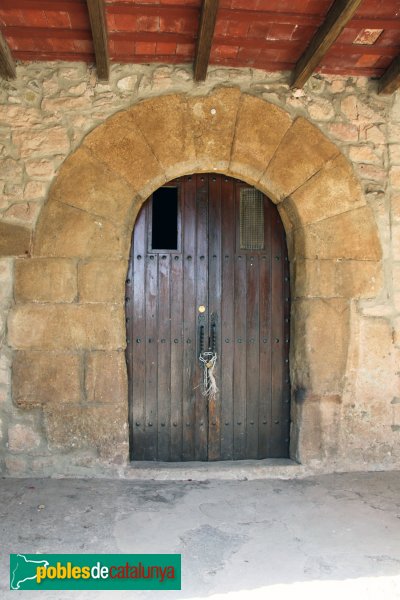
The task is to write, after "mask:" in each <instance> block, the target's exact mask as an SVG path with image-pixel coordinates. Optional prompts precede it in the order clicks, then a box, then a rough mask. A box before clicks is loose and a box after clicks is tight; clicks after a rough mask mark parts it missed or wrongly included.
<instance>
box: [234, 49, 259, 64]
mask: <svg viewBox="0 0 400 600" xmlns="http://www.w3.org/2000/svg"><path fill="white" fill-rule="evenodd" d="M260 54H261V48H239V52H238V55H237V58H238V60H241V61H248V60H255V59H257V58H259V56H260Z"/></svg>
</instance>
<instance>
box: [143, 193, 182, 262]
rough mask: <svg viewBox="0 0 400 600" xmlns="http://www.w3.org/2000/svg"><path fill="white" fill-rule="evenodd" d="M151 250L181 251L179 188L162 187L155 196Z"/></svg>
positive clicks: (152, 210)
mask: <svg viewBox="0 0 400 600" xmlns="http://www.w3.org/2000/svg"><path fill="white" fill-rule="evenodd" d="M150 226H151V235H150V239H151V250H175V251H176V250H179V202H178V188H177V187H161V188H159V189H158V190H157V191H155V192H154V194H153V199H152V203H151V211H150Z"/></svg>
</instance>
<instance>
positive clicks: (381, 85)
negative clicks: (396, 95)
mask: <svg viewBox="0 0 400 600" xmlns="http://www.w3.org/2000/svg"><path fill="white" fill-rule="evenodd" d="M399 87H400V56H397V58H395V59H394V61H393V62H392V63H391V64H390V65H389V66H388V68H387V69H386V71H385V72H384V74H383V75H382V77H381V78H380V79H379V81H378V92H379V94H391V93H392V92H395V91H396V90H397V89H399Z"/></svg>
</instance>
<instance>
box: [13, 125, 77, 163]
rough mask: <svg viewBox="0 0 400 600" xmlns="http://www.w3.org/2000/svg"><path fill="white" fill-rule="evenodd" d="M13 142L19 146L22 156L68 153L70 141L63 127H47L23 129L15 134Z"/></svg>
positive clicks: (34, 156)
mask: <svg viewBox="0 0 400 600" xmlns="http://www.w3.org/2000/svg"><path fill="white" fill-rule="evenodd" d="M13 142H14V144H15V145H16V146H19V148H20V152H21V158H36V157H38V156H54V155H55V154H67V153H68V152H69V148H70V142H69V139H68V135H67V132H66V130H65V129H64V128H63V127H50V128H46V129H21V130H19V131H15V132H14V134H13Z"/></svg>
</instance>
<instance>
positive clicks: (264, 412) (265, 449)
mask: <svg viewBox="0 0 400 600" xmlns="http://www.w3.org/2000/svg"><path fill="white" fill-rule="evenodd" d="M271 228H272V223H271V218H270V210H269V202H267V201H264V236H265V237H264V240H265V249H264V251H263V252H262V255H261V262H260V384H259V385H260V403H259V421H258V440H259V458H267V457H268V456H269V454H270V450H271V447H270V446H271V434H272V416H271V401H272V398H271V262H272V256H271Z"/></svg>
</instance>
